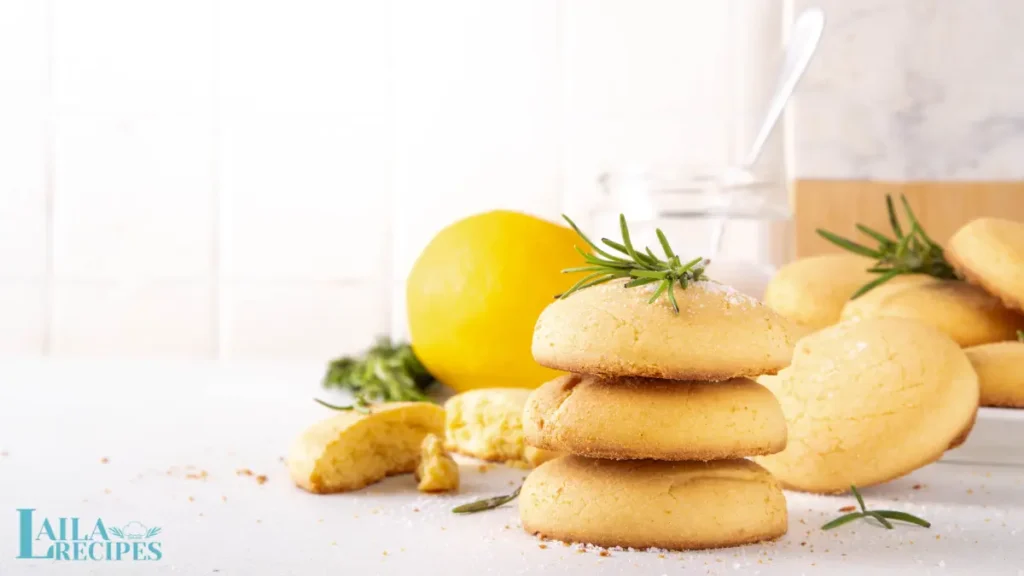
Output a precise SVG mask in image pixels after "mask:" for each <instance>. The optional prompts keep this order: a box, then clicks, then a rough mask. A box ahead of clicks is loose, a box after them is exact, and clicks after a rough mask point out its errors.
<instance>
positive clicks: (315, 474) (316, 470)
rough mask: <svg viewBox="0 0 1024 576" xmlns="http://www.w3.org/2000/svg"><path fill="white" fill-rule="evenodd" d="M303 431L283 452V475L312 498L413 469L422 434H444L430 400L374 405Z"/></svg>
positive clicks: (441, 412)
mask: <svg viewBox="0 0 1024 576" xmlns="http://www.w3.org/2000/svg"><path fill="white" fill-rule="evenodd" d="M371 411H372V413H371V414H362V413H360V412H356V411H354V410H352V411H348V412H337V413H335V415H334V416H332V417H330V418H328V419H326V420H322V421H320V422H317V423H316V424H314V425H313V426H311V427H309V428H308V429H307V430H306V431H305V432H303V433H302V435H301V436H299V438H298V439H297V440H296V441H295V443H294V444H293V445H292V448H291V451H290V452H289V453H288V472H289V473H290V474H291V477H292V481H294V482H295V484H296V485H297V486H298V487H299V488H302V489H304V490H308V491H310V492H315V493H318V494H327V493H331V492H348V491H350V490H358V489H360V488H363V487H365V486H368V485H370V484H373V483H374V482H377V481H379V480H382V479H384V478H385V477H386V476H391V475H393V474H405V473H409V472H413V471H415V470H416V464H417V463H418V462H419V460H420V445H421V444H422V443H423V439H424V437H426V436H427V435H428V434H435V435H438V436H441V435H443V434H444V409H443V408H441V407H440V406H438V405H437V404H433V403H431V402H392V403H388V404H380V405H375V406H373V407H372V408H371Z"/></svg>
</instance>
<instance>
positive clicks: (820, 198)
mask: <svg viewBox="0 0 1024 576" xmlns="http://www.w3.org/2000/svg"><path fill="white" fill-rule="evenodd" d="M886 194H892V195H893V199H894V200H896V201H897V208H898V210H899V211H900V217H901V221H903V222H906V221H907V220H906V218H905V215H904V214H903V212H902V208H901V207H900V203H899V201H898V197H899V195H900V194H903V195H905V196H906V197H907V200H909V201H910V205H911V207H912V208H913V209H914V214H916V215H917V218H918V220H920V221H921V224H922V226H924V229H925V231H926V232H927V233H928V235H929V236H931V237H932V238H933V239H935V240H936V241H937V242H940V243H942V244H945V242H946V241H947V240H948V239H949V237H950V236H951V235H952V234H953V233H954V232H956V230H957V229H958V228H960V227H961V226H963V225H964V224H965V223H967V222H968V221H970V220H972V219H974V218H979V217H982V216H995V217H999V218H1007V219H1010V220H1018V221H1021V222H1024V182H872V181H856V180H796V181H795V182H794V183H793V208H794V219H795V222H794V232H795V236H796V238H795V251H796V254H795V255H796V257H797V258H804V257H807V256H814V255H817V254H827V253H834V252H841V251H842V250H840V249H839V248H837V247H836V246H834V245H833V244H831V243H829V242H827V241H825V240H824V239H822V238H821V237H820V236H818V234H816V233H815V230H816V229H818V228H824V229H826V230H829V231H831V232H835V233H836V234H839V235H841V236H846V237H848V238H851V239H859V240H870V239H867V238H866V237H864V236H863V234H861V233H860V232H858V231H857V230H856V228H855V225H856V224H857V223H861V224H865V225H867V226H870V227H872V228H875V229H876V230H880V231H886V232H887V231H889V230H891V228H890V226H889V221H888V215H887V213H886V209H885V195H886ZM868 245H871V246H873V245H874V243H873V242H869V244H868Z"/></svg>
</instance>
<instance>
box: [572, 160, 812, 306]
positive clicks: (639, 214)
mask: <svg viewBox="0 0 1024 576" xmlns="http://www.w3.org/2000/svg"><path fill="white" fill-rule="evenodd" d="M597 184H598V188H599V191H600V194H599V198H598V202H597V204H596V207H595V209H594V210H593V212H592V214H591V217H592V218H591V220H592V226H593V230H594V232H595V234H594V235H595V236H597V237H599V238H600V237H607V238H611V239H615V240H617V239H619V238H620V232H619V222H618V218H619V214H620V213H621V214H624V215H625V216H626V220H627V222H628V223H629V230H630V235H631V237H632V239H633V243H634V244H637V245H642V246H650V247H651V249H652V250H655V253H657V254H660V253H661V249H660V247H659V244H658V240H657V236H656V235H655V229H657V228H660V229H661V230H662V231H663V232H664V233H665V235H666V236H667V237H668V240H669V243H670V244H671V245H672V248H673V250H674V251H675V252H676V253H677V254H680V256H682V257H683V259H684V260H685V259H687V258H696V257H697V256H703V257H705V258H709V259H711V265H710V266H709V267H708V276H710V277H711V278H713V279H715V280H718V281H720V282H723V283H726V284H730V285H732V286H733V287H735V288H736V289H737V290H740V291H742V292H744V293H746V294H749V295H750V296H753V297H755V298H761V297H762V296H763V295H764V288H765V286H766V285H767V283H768V280H770V279H771V277H772V275H773V274H774V273H775V271H776V270H777V269H778V267H779V266H780V265H782V264H783V263H785V262H786V261H788V259H789V256H790V250H791V244H792V242H791V238H790V237H791V211H790V207H789V201H788V193H787V190H786V186H785V183H784V182H783V181H780V180H772V179H760V180H758V179H756V178H754V179H752V180H751V181H747V182H744V183H742V184H734V185H729V186H723V185H722V184H721V183H720V179H719V178H717V177H715V176H710V175H706V174H704V173H701V172H700V171H695V170H688V169H663V168H660V169H645V170H627V171H621V172H610V173H605V174H602V175H601V176H600V177H599V178H598V183H597ZM719 232H720V233H721V234H720V236H719Z"/></svg>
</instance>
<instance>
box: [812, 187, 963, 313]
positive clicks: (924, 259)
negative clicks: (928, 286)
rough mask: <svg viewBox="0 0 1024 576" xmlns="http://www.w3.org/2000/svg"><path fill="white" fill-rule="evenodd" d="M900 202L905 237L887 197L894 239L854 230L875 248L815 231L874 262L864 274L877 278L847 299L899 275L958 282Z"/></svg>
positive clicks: (906, 204)
mask: <svg viewBox="0 0 1024 576" xmlns="http://www.w3.org/2000/svg"><path fill="white" fill-rule="evenodd" d="M900 200H901V201H902V202H903V209H904V210H905V211H906V213H907V219H908V220H910V230H909V231H908V232H907V233H906V234H904V233H903V225H902V224H900V219H899V217H898V216H897V215H896V209H895V208H894V207H893V202H892V196H889V195H888V194H887V195H886V196H885V205H886V208H887V209H888V211H889V225H890V226H891V227H892V233H893V236H894V237H892V238H890V237H889V236H886V235H885V234H883V233H881V232H878V231H877V230H873V229H871V228H868V227H867V226H865V225H863V224H857V230H860V231H861V232H862V233H863V234H864V235H866V236H869V237H870V238H871V239H873V240H875V241H876V242H878V247H877V248H869V247H867V246H864V245H863V244H858V243H856V242H854V241H852V240H848V239H846V238H843V237H842V236H839V235H837V234H833V233H832V232H829V231H828V230H822V229H820V228H819V229H818V230H817V232H818V235H819V236H821V237H822V238H824V239H826V240H828V241H829V242H831V243H833V244H835V245H836V246H839V247H840V248H842V249H844V250H847V251H849V252H853V253H854V254H859V255H861V256H866V257H868V258H872V259H874V260H875V261H876V262H875V265H874V266H872V267H871V268H868V272H871V273H873V274H878V275H879V276H878V278H875V279H874V280H872V281H871V282H868V283H867V284H865V285H864V286H861V287H860V289H858V290H857V291H856V292H854V293H853V296H851V297H850V299H851V300H852V299H855V298H858V297H860V296H863V295H864V294H866V293H867V292H869V291H871V290H872V289H874V288H877V287H878V286H880V285H882V284H885V283H886V282H888V281H889V280H892V279H893V278H895V277H897V276H900V275H903V274H927V275H929V276H934V277H936V278H940V279H943V280H959V279H960V278H959V276H957V274H956V271H955V270H953V267H952V266H951V265H950V264H949V262H948V261H947V260H946V256H945V253H944V252H943V250H942V247H941V246H939V245H938V244H936V243H935V242H933V241H932V239H931V238H929V237H928V234H926V233H925V231H924V229H923V228H921V223H920V222H918V220H917V217H916V216H914V211H913V210H911V209H910V203H909V202H907V199H906V197H905V196H900Z"/></svg>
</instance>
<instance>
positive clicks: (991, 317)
mask: <svg viewBox="0 0 1024 576" xmlns="http://www.w3.org/2000/svg"><path fill="white" fill-rule="evenodd" d="M879 317H895V318H909V319H913V320H918V321H920V322H924V323H925V324H930V325H932V326H934V327H935V328H938V329H939V330H940V331H941V332H944V333H946V334H948V335H949V336H950V337H951V338H952V339H953V340H955V341H956V343H957V344H959V345H960V346H963V347H967V346H977V345H978V344H987V343H989V342H999V341H1001V340H1009V339H1012V338H1015V337H1016V334H1017V330H1019V329H1022V328H1024V316H1021V315H1020V314H1019V313H1017V312H1015V311H1013V310H1010V309H1008V308H1006V307H1005V306H1003V305H1002V303H1000V302H999V299H998V298H996V297H994V296H992V295H991V294H989V293H988V292H985V291H984V290H982V289H981V288H979V287H977V286H974V285H973V284H968V283H967V282H961V281H958V280H939V279H937V278H933V277H931V276H925V275H912V276H907V277H905V278H904V280H903V281H901V282H896V283H888V282H887V283H885V284H882V285H881V286H878V287H877V288H875V289H874V290H871V291H870V292H868V293H867V294H864V295H863V296H861V297H859V298H857V299H856V300H851V301H850V302H849V303H847V304H846V306H845V307H844V308H843V314H842V318H843V320H858V319H864V318H879Z"/></svg>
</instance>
